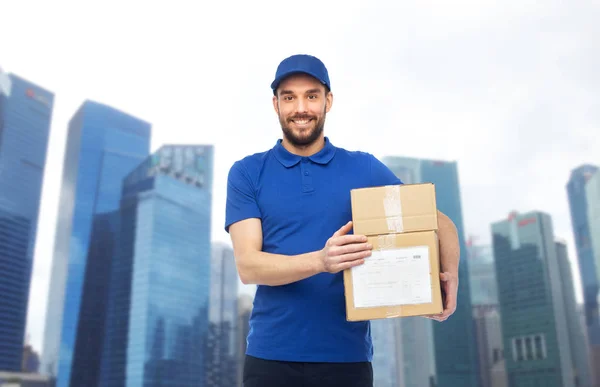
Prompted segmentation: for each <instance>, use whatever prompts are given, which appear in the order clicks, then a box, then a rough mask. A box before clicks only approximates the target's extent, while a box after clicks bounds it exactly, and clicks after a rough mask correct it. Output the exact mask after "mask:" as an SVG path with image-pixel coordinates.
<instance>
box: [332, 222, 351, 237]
mask: <svg viewBox="0 0 600 387" xmlns="http://www.w3.org/2000/svg"><path fill="white" fill-rule="evenodd" d="M351 229H352V221H349V222H348V223H346V224H345V225H343V226H342V227H340V229H339V230H337V231H336V232H335V234H333V236H334V237H339V236H342V235H345V234H347V233H348V232H349V231H350V230H351Z"/></svg>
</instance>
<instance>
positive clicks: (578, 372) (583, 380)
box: [555, 241, 593, 387]
mask: <svg viewBox="0 0 600 387" xmlns="http://www.w3.org/2000/svg"><path fill="white" fill-rule="evenodd" d="M555 246H556V259H557V260H558V269H559V271H560V280H561V284H562V293H563V299H564V304H565V306H564V307H565V318H566V319H567V329H568V333H569V342H570V343H571V360H572V361H573V369H574V373H575V386H576V387H593V383H592V374H591V368H590V352H589V346H588V343H587V342H586V338H585V335H584V334H583V330H582V327H581V323H580V322H581V321H580V318H579V311H578V310H577V299H576V298H575V284H574V283H573V274H572V273H571V263H570V262H569V255H568V253H567V245H566V244H565V243H564V242H561V241H557V242H555Z"/></svg>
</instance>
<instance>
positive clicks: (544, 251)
mask: <svg viewBox="0 0 600 387" xmlns="http://www.w3.org/2000/svg"><path fill="white" fill-rule="evenodd" d="M492 236H493V248H494V262H495V264H496V278H497V281H498V300H499V304H500V316H501V321H502V335H503V338H504V352H505V354H506V356H505V360H506V371H507V374H508V382H509V386H525V385H529V386H545V387H573V386H575V377H574V373H573V361H572V359H571V342H570V340H569V333H568V326H567V319H566V317H565V313H566V310H565V303H564V296H563V287H562V280H561V272H560V266H559V263H558V260H557V256H556V248H555V245H554V233H553V229H552V220H551V218H550V216H549V215H547V214H545V213H542V212H529V213H525V214H517V213H514V212H513V213H511V214H510V215H509V217H508V219H506V220H501V221H498V222H495V223H493V224H492Z"/></svg>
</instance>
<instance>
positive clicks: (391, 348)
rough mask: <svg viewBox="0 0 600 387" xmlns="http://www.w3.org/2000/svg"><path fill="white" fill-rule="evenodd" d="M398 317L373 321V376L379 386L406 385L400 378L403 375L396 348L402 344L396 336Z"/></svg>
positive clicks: (375, 383) (393, 386) (394, 386)
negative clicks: (399, 368) (400, 370)
mask: <svg viewBox="0 0 600 387" xmlns="http://www.w3.org/2000/svg"><path fill="white" fill-rule="evenodd" d="M396 325H397V320H396V319H381V320H374V321H371V335H372V339H373V350H374V354H373V361H372V365H373V377H374V385H375V386H377V387H396V386H400V385H404V384H403V383H401V382H400V381H399V380H398V378H399V376H402V374H401V373H400V372H399V370H398V367H399V366H401V362H400V359H398V358H397V353H396V348H397V347H398V346H400V345H401V343H400V342H399V338H398V337H396Z"/></svg>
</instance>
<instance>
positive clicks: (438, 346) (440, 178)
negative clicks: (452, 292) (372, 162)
mask: <svg viewBox="0 0 600 387" xmlns="http://www.w3.org/2000/svg"><path fill="white" fill-rule="evenodd" d="M383 162H384V163H385V164H386V165H387V166H388V167H389V168H390V169H391V170H392V172H394V173H395V174H396V176H398V177H399V178H400V180H402V182H404V183H405V184H414V183H433V184H434V185H435V190H436V200H437V206H438V209H439V210H440V211H441V212H443V213H444V214H446V215H447V216H448V217H449V218H450V219H452V221H453V222H454V224H455V225H456V228H457V230H458V237H459V242H460V250H461V259H460V265H459V272H458V276H459V282H460V286H459V288H458V300H460V301H459V302H458V304H457V309H456V311H455V312H454V314H453V315H452V316H451V317H450V318H449V319H448V320H446V321H444V322H443V323H434V324H433V334H434V349H435V356H434V357H435V359H436V374H437V375H436V379H437V386H438V387H459V386H460V387H469V386H473V387H475V386H478V379H479V376H478V375H479V363H478V358H477V343H476V338H475V334H474V332H475V324H474V320H473V316H472V308H471V291H470V282H469V268H468V267H469V265H468V261H467V259H466V246H465V232H464V227H463V219H462V205H461V198H460V183H459V179H458V167H457V164H456V162H444V161H436V160H423V159H414V158H408V157H385V158H384V159H383Z"/></svg>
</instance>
